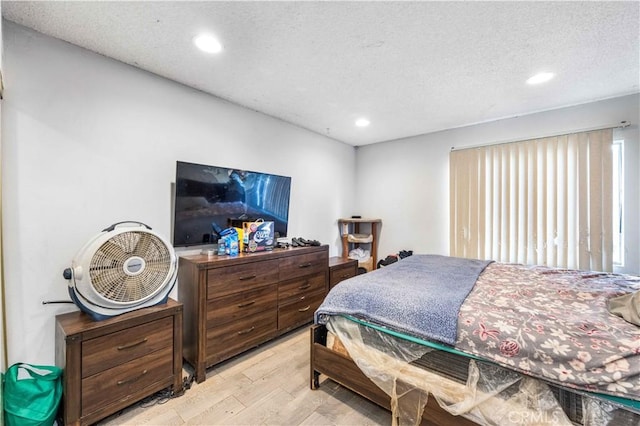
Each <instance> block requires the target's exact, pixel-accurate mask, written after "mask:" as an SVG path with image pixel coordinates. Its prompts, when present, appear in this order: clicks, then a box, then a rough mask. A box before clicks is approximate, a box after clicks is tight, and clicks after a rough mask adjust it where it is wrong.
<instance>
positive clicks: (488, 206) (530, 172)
mask: <svg viewBox="0 0 640 426" xmlns="http://www.w3.org/2000/svg"><path fill="white" fill-rule="evenodd" d="M612 135H613V132H612V129H604V130H598V131H591V132H581V133H574V134H569V135H562V136H554V137H549V138H543V139H535V140H529V141H522V142H514V143H508V144H498V145H490V146H484V147H479V148H469V149H462V150H454V151H452V152H451V154H450V191H451V194H450V202H451V206H450V226H451V229H450V247H451V250H450V251H451V255H452V256H459V257H471V258H480V259H493V260H497V261H501V262H513V263H524V264H538V265H548V266H557V267H564V268H572V269H583V270H596V271H611V270H613V245H614V243H613V241H614V234H615V233H619V231H620V229H619V228H618V229H616V232H614V229H613V228H614V226H613V225H614V223H616V222H614V218H613V215H614V212H613V211H612V210H613V209H612V208H611V206H612V205H614V203H617V205H618V206H620V203H621V201H622V198H621V197H620V196H618V199H617V200H616V201H614V192H615V191H614V179H617V180H616V181H615V185H617V186H618V187H620V184H621V178H620V176H621V175H620V173H618V174H617V175H616V176H617V178H614V174H615V173H614V165H613V163H614V162H615V161H614V160H613V157H614V156H613V155H612V152H616V149H617V148H614V149H613V151H612V144H613V136H612ZM616 161H619V160H616ZM618 164H621V163H618ZM619 169H620V167H618V169H616V170H618V171H619V172H621V170H619ZM617 194H619V195H620V194H622V193H621V192H618V193H617ZM619 209H620V210H619V212H618V213H621V212H622V210H621V206H620V207H619ZM618 217H620V215H619V214H618ZM620 239H621V238H620V234H618V236H617V240H616V242H620V244H621V241H619V240H620ZM618 251H620V245H618Z"/></svg>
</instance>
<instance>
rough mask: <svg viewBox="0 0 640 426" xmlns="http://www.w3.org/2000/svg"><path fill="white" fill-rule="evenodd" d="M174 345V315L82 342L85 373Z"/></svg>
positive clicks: (83, 373)
mask: <svg viewBox="0 0 640 426" xmlns="http://www.w3.org/2000/svg"><path fill="white" fill-rule="evenodd" d="M172 346H173V317H166V318H161V319H158V320H155V321H151V322H149V323H146V324H141V325H138V326H135V327H131V328H129V329H126V330H122V331H118V332H116V333H111V334H107V335H104V336H100V337H97V338H95V339H91V340H87V341H84V342H82V377H83V378H84V377H89V376H92V375H94V374H96V373H99V372H101V371H104V370H107V369H109V368H112V367H115V366H117V365H120V364H124V363H126V362H128V361H130V360H132V359H136V358H140V357H142V356H144V355H146V354H149V353H151V352H155V351H157V350H159V349H163V348H169V350H170V349H171V347H172Z"/></svg>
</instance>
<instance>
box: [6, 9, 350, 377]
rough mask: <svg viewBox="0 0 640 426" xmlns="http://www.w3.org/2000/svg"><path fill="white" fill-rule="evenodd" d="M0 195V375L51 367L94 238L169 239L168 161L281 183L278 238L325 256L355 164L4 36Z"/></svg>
mask: <svg viewBox="0 0 640 426" xmlns="http://www.w3.org/2000/svg"><path fill="white" fill-rule="evenodd" d="M4 48H5V62H4V69H5V73H6V75H5V77H6V97H5V101H4V105H3V111H2V112H3V116H2V138H3V147H2V167H3V171H2V185H3V204H4V249H5V259H4V262H5V263H4V265H5V277H6V284H7V294H6V296H7V302H8V303H7V311H8V327H9V333H8V334H9V336H8V348H9V362H10V363H13V362H16V361H24V362H32V363H44V364H52V363H53V361H54V317H55V315H56V314H58V313H61V312H66V311H69V310H75V307H74V306H73V305H46V306H44V305H42V302H43V301H46V300H60V299H67V300H68V294H67V282H66V281H65V280H64V279H63V278H62V271H63V269H64V268H66V267H68V266H69V265H70V262H71V260H72V258H73V257H74V255H75V254H76V253H77V251H78V250H79V249H80V248H81V246H82V245H83V244H84V243H85V242H86V241H87V240H88V239H90V238H91V237H93V236H94V235H95V234H96V233H98V232H99V231H100V230H101V229H103V228H104V227H106V226H108V225H110V224H112V223H114V222H117V221H121V220H128V219H133V220H139V221H142V222H145V223H147V224H148V225H150V226H152V227H153V228H154V230H156V231H158V232H159V233H161V234H163V235H165V236H166V237H167V238H169V237H170V231H171V184H172V182H173V181H174V177H175V176H174V175H175V163H176V160H183V161H190V162H198V163H204V164H212V165H220V166H228V167H237V168H244V169H249V170H256V171H262V172H267V173H276V174H281V175H286V176H291V177H292V188H291V189H292V196H291V203H290V212H289V219H290V222H289V230H290V232H289V234H290V235H291V236H302V237H305V238H313V239H317V240H319V241H322V242H323V243H328V244H330V245H331V254H332V255H337V254H338V253H339V251H338V249H339V234H338V226H337V223H336V219H337V218H339V217H342V216H345V215H348V214H351V212H352V209H353V204H352V202H353V200H352V195H353V193H354V181H355V172H354V166H355V150H354V148H353V147H351V146H348V145H345V144H342V143H340V142H336V141H334V140H332V139H329V138H326V137H324V136H320V135H317V134H315V133H311V132H308V131H306V130H303V129H300V128H298V127H295V126H292V125H289V124H287V123H284V122H282V121H279V120H276V119H274V118H271V117H268V116H266V115H262V114H259V113H256V112H253V111H250V110H247V109H244V108H241V107H239V106H236V105H233V104H231V103H228V102H225V101H222V100H220V99H217V98H214V97H212V96H209V95H206V94H204V93H202V92H199V91H196V90H193V89H190V88H187V87H185V86H182V85H180V84H177V83H174V82H171V81H169V80H166V79H163V78H161V77H158V76H155V75H152V74H149V73H146V72H143V71H140V70H138V69H136V68H133V67H130V66H127V65H124V64H122V63H119V62H116V61H113V60H111V59H108V58H105V57H103V56H99V55H96V54H93V53H91V52H88V51H86V50H83V49H80V48H78V47H75V46H72V45H70V44H67V43H64V42H62V41H59V40H56V39H53V38H49V37H46V36H44V35H41V34H39V33H35V32H32V31H30V30H28V29H26V28H23V27H20V26H18V25H16V24H13V23H11V22H8V21H5V22H4Z"/></svg>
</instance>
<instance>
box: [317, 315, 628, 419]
mask: <svg viewBox="0 0 640 426" xmlns="http://www.w3.org/2000/svg"><path fill="white" fill-rule="evenodd" d="M310 337H311V347H310V373H311V375H310V385H311V389H318V387H320V375H321V374H324V375H326V376H327V377H328V378H329V379H331V380H333V381H335V382H337V383H339V384H340V385H342V386H344V387H346V388H348V389H350V390H352V391H354V392H356V393H358V394H360V395H361V396H363V397H365V398H367V399H368V400H370V401H372V402H374V403H375V404H377V405H379V406H381V407H383V408H385V409H387V410H389V411H391V408H390V398H389V396H388V395H387V394H386V393H385V392H384V391H383V390H382V389H380V388H379V387H378V386H377V385H376V384H375V383H373V382H372V381H371V380H370V379H369V378H368V377H367V376H366V375H365V374H364V373H363V372H362V371H361V370H360V368H359V367H358V366H357V365H356V363H355V362H354V361H353V360H352V359H351V358H349V357H348V356H345V355H343V354H342V353H340V352H336V351H334V350H332V349H329V348H327V328H326V326H325V325H319V324H314V325H312V326H311V329H310ZM550 386H551V388H555V392H558V391H559V392H561V394H556V399H558V398H560V399H558V401H561V400H563V401H564V404H563V403H561V405H563V409H564V410H565V414H567V416H568V417H569V418H570V419H571V421H572V422H574V424H579V423H576V422H580V420H579V418H582V415H583V413H582V404H581V402H580V401H576V400H573V399H572V398H571V396H576V395H573V391H571V390H566V389H564V390H563V389H562V388H559V387H557V386H554V385H550ZM552 390H553V389H552ZM578 395H579V393H578ZM567 396H569V398H568V397H567ZM639 418H640V414H634V412H632V411H627V410H624V409H622V410H618V411H617V412H616V413H615V415H614V418H612V419H611V421H612V423H611V424H636V423H634V422H637V420H638V419H639ZM616 422H619V423H616ZM421 424H422V425H423V426H425V425H432V426H433V425H438V426H449V425H451V426H457V425H462V426H473V425H476V426H477V424H476V423H475V422H473V421H471V420H469V419H466V418H464V417H461V416H454V415H452V414H450V413H449V412H447V411H446V410H444V409H442V408H441V407H440V406H439V405H438V403H437V401H436V399H435V398H434V397H429V398H428V402H427V405H426V406H425V408H424V413H423V415H422V423H421Z"/></svg>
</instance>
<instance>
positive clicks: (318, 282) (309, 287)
mask: <svg viewBox="0 0 640 426" xmlns="http://www.w3.org/2000/svg"><path fill="white" fill-rule="evenodd" d="M326 285H327V279H326V274H325V273H324V272H322V273H319V274H316V275H312V276H309V277H305V278H302V279H297V280H294V281H288V282H286V283H282V284H280V285H279V287H278V301H279V302H280V303H283V302H284V303H286V302H287V300H288V299H290V298H298V297H300V296H303V295H307V294H311V293H314V292H316V291H325V290H326Z"/></svg>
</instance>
